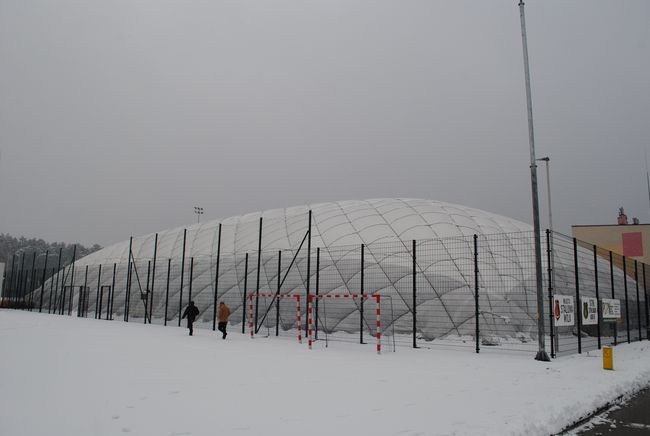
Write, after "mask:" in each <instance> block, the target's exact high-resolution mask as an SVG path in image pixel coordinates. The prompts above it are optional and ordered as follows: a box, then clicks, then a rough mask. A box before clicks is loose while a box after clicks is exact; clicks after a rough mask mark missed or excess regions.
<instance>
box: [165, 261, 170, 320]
mask: <svg viewBox="0 0 650 436" xmlns="http://www.w3.org/2000/svg"><path fill="white" fill-rule="evenodd" d="M171 269H172V260H171V258H169V259H167V289H166V291H165V324H164V325H167V308H168V307H169V277H170V275H171Z"/></svg>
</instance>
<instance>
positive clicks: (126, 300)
mask: <svg viewBox="0 0 650 436" xmlns="http://www.w3.org/2000/svg"><path fill="white" fill-rule="evenodd" d="M132 246H133V236H131V238H130V239H129V260H128V264H127V269H126V287H125V289H124V321H126V322H129V300H130V297H131V296H130V295H129V294H130V290H131V254H132V253H133V251H132V250H131V248H132Z"/></svg>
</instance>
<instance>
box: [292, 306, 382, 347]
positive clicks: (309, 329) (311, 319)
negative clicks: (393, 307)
mask: <svg viewBox="0 0 650 436" xmlns="http://www.w3.org/2000/svg"><path fill="white" fill-rule="evenodd" d="M338 298H340V299H359V298H361V299H373V300H375V304H376V310H375V314H376V317H377V327H376V328H377V331H376V334H375V338H376V340H377V354H381V295H380V294H323V295H313V294H309V295H308V296H307V344H308V346H309V349H310V350H311V349H312V344H313V342H314V340H313V332H314V328H313V325H314V316H313V314H314V310H313V303H314V301H317V300H322V299H338ZM299 307H300V303H299Z"/></svg>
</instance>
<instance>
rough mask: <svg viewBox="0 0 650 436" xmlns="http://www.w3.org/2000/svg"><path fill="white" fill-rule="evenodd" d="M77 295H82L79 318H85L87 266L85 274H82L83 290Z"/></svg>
mask: <svg viewBox="0 0 650 436" xmlns="http://www.w3.org/2000/svg"><path fill="white" fill-rule="evenodd" d="M79 294H81V295H83V298H81V316H82V317H83V318H85V317H86V312H87V309H86V306H87V305H88V265H86V272H85V274H84V289H83V292H79Z"/></svg>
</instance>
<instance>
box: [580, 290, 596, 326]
mask: <svg viewBox="0 0 650 436" xmlns="http://www.w3.org/2000/svg"><path fill="white" fill-rule="evenodd" d="M580 313H581V314H582V325H595V324H598V300H596V299H595V298H591V297H580Z"/></svg>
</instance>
